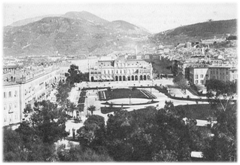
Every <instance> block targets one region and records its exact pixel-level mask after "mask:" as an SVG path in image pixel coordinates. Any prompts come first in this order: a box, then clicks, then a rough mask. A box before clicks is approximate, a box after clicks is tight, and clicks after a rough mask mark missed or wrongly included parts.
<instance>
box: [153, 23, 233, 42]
mask: <svg viewBox="0 0 240 165" xmlns="http://www.w3.org/2000/svg"><path fill="white" fill-rule="evenodd" d="M236 33H237V20H236V19H233V20H223V21H210V22H203V23H197V24H193V25H187V26H181V27H178V28H175V29H172V30H168V31H165V32H161V33H158V34H155V35H154V37H153V38H152V41H153V42H155V43H163V44H176V43H181V42H186V41H199V40H200V39H210V38H214V37H216V38H221V37H225V36H226V34H235V35H236Z"/></svg>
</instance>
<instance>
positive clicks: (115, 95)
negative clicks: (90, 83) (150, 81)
mask: <svg viewBox="0 0 240 165" xmlns="http://www.w3.org/2000/svg"><path fill="white" fill-rule="evenodd" d="M105 95H106V100H110V99H120V98H129V97H131V98H145V99H147V98H148V97H147V96H146V95H144V94H143V93H142V92H141V91H140V90H139V89H133V90H132V89H125V88H121V89H112V90H111V91H110V90H106V91H105Z"/></svg>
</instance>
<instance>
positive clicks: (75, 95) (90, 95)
mask: <svg viewBox="0 0 240 165" xmlns="http://www.w3.org/2000/svg"><path fill="white" fill-rule="evenodd" d="M155 85H158V86H159V85H162V86H167V85H173V82H172V79H158V80H153V81H149V80H148V81H122V82H82V83H78V84H75V87H73V88H72V90H71V92H70V94H69V100H70V101H71V102H73V103H74V104H75V105H77V104H78V99H79V96H80V93H81V91H82V88H95V87H111V88H127V87H129V86H131V87H132V86H155ZM144 89H145V90H147V91H149V92H150V93H152V94H153V95H155V96H156V99H154V101H157V103H149V104H145V105H128V106H127V107H128V108H124V109H125V110H127V111H133V110H136V109H141V108H146V107H148V106H154V107H156V108H157V109H161V108H164V106H165V102H166V101H171V102H173V104H174V105H175V106H177V105H190V104H196V102H195V101H185V100H175V99H171V98H169V97H167V96H166V95H165V94H163V93H161V92H159V91H158V90H156V89H154V88H144ZM100 90H106V89H98V90H97V89H93V90H87V92H86V98H85V103H84V111H83V112H81V113H80V117H81V120H82V122H80V123H74V121H73V120H70V121H68V122H67V123H66V131H68V132H69V133H70V135H69V136H72V133H73V132H72V130H73V129H74V130H75V131H76V130H77V129H79V128H80V127H82V126H83V123H84V121H85V120H86V119H87V118H86V116H87V115H89V114H90V112H89V111H88V110H87V109H88V107H90V106H91V105H93V106H95V107H96V110H95V111H94V112H93V114H94V115H100V116H102V117H104V119H105V122H107V120H108V114H103V113H101V107H106V106H109V105H104V104H102V103H105V102H106V101H100V100H99V99H98V91H100ZM170 92H172V93H174V94H175V95H176V96H178V97H187V95H189V96H190V97H192V98H198V96H195V95H193V94H191V93H190V92H188V91H187V92H188V93H186V94H185V95H183V94H182V92H181V91H180V89H177V88H175V89H174V90H171V91H170ZM133 100H134V98H132V101H133ZM135 101H136V102H138V103H139V101H143V102H151V100H150V99H136V100H135ZM110 102H113V103H118V104H121V103H129V98H121V99H113V100H110ZM201 104H207V102H201ZM114 107H121V105H114ZM111 113H113V112H111ZM111 113H110V114H111ZM197 123H198V125H199V126H202V125H206V124H207V121H200V120H199V121H198V120H197Z"/></svg>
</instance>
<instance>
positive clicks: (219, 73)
mask: <svg viewBox="0 0 240 165" xmlns="http://www.w3.org/2000/svg"><path fill="white" fill-rule="evenodd" d="M184 73H185V78H186V79H188V80H189V82H191V83H192V84H195V85H205V84H206V81H207V80H210V79H217V80H221V81H224V82H227V81H234V82H236V81H237V78H238V75H237V68H234V67H232V66H214V65H194V66H188V67H187V68H185V72H184Z"/></svg>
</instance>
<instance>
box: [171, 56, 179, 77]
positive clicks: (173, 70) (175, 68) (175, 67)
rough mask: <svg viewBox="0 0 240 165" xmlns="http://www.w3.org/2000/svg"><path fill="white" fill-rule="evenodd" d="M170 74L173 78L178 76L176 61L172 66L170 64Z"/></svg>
mask: <svg viewBox="0 0 240 165" xmlns="http://www.w3.org/2000/svg"><path fill="white" fill-rule="evenodd" d="M171 68H172V73H173V76H174V77H175V76H177V75H178V72H179V69H178V61H177V60H174V61H173V64H172V67H171Z"/></svg>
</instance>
